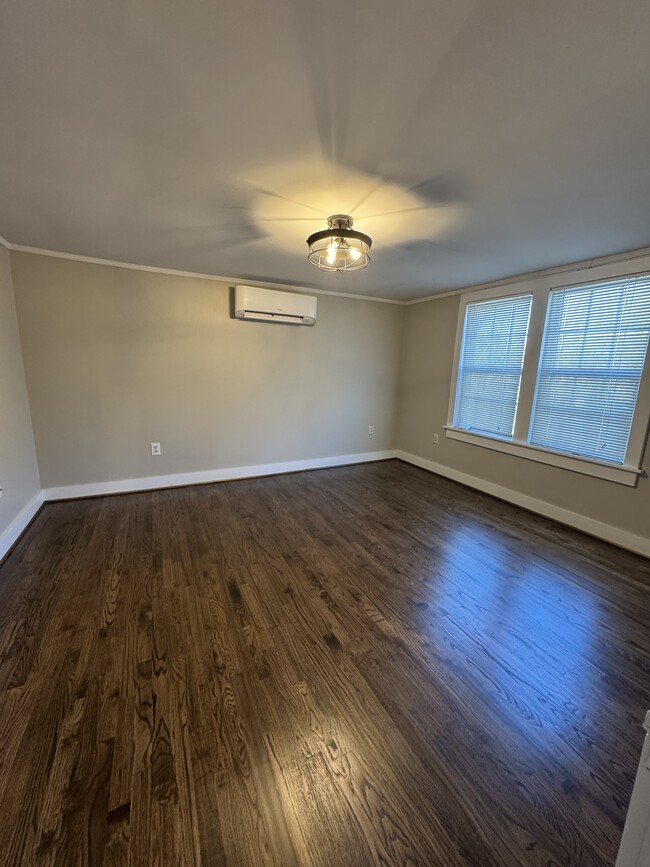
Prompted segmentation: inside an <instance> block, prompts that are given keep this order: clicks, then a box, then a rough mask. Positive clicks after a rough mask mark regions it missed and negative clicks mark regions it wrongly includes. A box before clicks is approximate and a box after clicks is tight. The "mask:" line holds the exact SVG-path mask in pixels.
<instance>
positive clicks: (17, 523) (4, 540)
mask: <svg viewBox="0 0 650 867" xmlns="http://www.w3.org/2000/svg"><path fill="white" fill-rule="evenodd" d="M44 499H45V498H44V496H43V491H39V492H38V494H34V496H33V497H32V498H31V500H30V501H29V502H28V503H27V505H26V506H23V508H22V509H21V510H20V512H18V514H17V515H16V517H15V518H14V519H13V521H12V522H11V524H9V526H8V527H7V528H6V529H5V530H4V531H3V532H2V533H0V563H2V561H3V560H4V558H5V557H6V556H7V554H8V553H9V552H10V551H11V549H12V548H13V546H14V545H15V544H16V542H17V541H18V540H19V539H20V537H21V536H22V534H23V533H24V532H25V530H26V529H27V527H29V525H30V524H31V522H32V521H33V520H34V518H35V517H36V513H37V512H38V510H39V509H40V508H41V506H42V505H43V501H44Z"/></svg>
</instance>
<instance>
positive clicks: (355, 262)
mask: <svg viewBox="0 0 650 867" xmlns="http://www.w3.org/2000/svg"><path fill="white" fill-rule="evenodd" d="M352 223H353V220H352V217H350V216H348V215H347V214H335V215H334V216H333V217H330V218H329V219H328V221H327V224H328V226H329V229H323V230H322V231H321V232H314V234H313V235H310V236H309V237H308V238H307V246H308V247H309V257H308V258H309V261H310V262H311V263H312V265H315V266H316V267H317V268H320V270H321V271H339V272H343V271H360V270H361V269H362V268H365V267H366V265H367V264H368V263H369V262H370V248H371V247H372V239H371V238H370V237H369V236H368V235H364V234H363V232H357V231H356V230H355V229H353V228H352Z"/></svg>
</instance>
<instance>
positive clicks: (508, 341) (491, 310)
mask: <svg viewBox="0 0 650 867" xmlns="http://www.w3.org/2000/svg"><path fill="white" fill-rule="evenodd" d="M531 303H532V295H530V294H527V295H517V296H513V297H510V298H495V299H494V300H490V301H476V302H474V303H471V304H468V305H467V308H466V312H465V325H464V328H463V343H462V347H461V352H460V361H459V370H458V385H457V390H456V411H455V415H454V427H460V428H465V429H466V430H468V431H475V432H477V433H484V434H490V435H492V436H498V437H504V438H508V437H512V433H513V429H514V423H515V413H516V411H517V400H518V397H519V386H520V384H521V370H522V365H523V359H524V349H525V347H526V336H527V334H528V322H529V319H530V307H531Z"/></svg>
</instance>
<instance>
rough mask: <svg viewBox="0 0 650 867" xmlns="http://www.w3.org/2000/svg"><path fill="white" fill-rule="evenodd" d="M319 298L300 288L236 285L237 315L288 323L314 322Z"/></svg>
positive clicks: (302, 323) (258, 320) (241, 317)
mask: <svg viewBox="0 0 650 867" xmlns="http://www.w3.org/2000/svg"><path fill="white" fill-rule="evenodd" d="M316 302H317V299H316V298H314V297H312V296H311V295H298V294H297V293H296V292H280V291H278V290H277V289H257V288H256V287H255V286H235V317H236V318H237V319H251V320H254V321H256V322H278V323H281V324H284V325H314V324H315V323H316Z"/></svg>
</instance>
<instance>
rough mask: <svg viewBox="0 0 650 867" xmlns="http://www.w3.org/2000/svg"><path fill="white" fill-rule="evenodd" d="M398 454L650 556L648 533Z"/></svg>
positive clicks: (441, 473)
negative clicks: (635, 530) (628, 528)
mask: <svg viewBox="0 0 650 867" xmlns="http://www.w3.org/2000/svg"><path fill="white" fill-rule="evenodd" d="M394 454H395V457H396V458H399V459H400V460H401V461H405V462H406V463H408V464H413V465H414V466H416V467H421V468H422V469H424V470H429V472H431V473H437V474H438V475H439V476H445V477H446V478H448V479H452V480H453V481H455V482H460V483H461V484H463V485H467V486H468V487H469V488H476V490H478V491H483V493H485V494H491V495H492V496H493V497H497V498H498V499H499V500H505V501H506V502H508V503H512V504H513V505H515V506H521V507H522V508H523V509H528V511H530V512H536V513H537V514H538V515H544V517H545V518H552V519H553V520H554V521H557V522H558V523H560V524H566V525H567V526H569V527H573V528H574V529H576V530H581V531H582V532H583V533H588V534H589V535H590V536H596V538H598V539H604V540H605V541H606V542H611V543H612V544H614V545H618V546H619V547H620V548H626V549H627V550H628V551H633V552H634V553H635V554H641V555H643V556H644V557H650V539H646V538H645V537H644V536H637V535H635V534H634V533H628V532H627V531H626V530H621V529H619V528H618V527H612V526H611V525H610V524H603V523H602V522H601V521H595V520H594V519H593V518H587V517H586V516H585V515H580V514H578V512H571V511H570V510H569V509H562V508H560V506H554V505H553V504H552V503H547V502H545V501H544V500H538V499H536V498H535V497H529V496H528V495H527V494H520V493H519V492H518V491H513V490H512V489H511V488H504V487H502V486H501V485H495V484H494V483H493V482H487V481H485V480H484V479H480V478H478V477H477V476H471V475H469V473H463V472H461V471H460V470H455V469H452V468H451V467H446V466H445V465H444V464H437V463H435V462H434V461H429V460H427V459H426V458H421V457H418V455H412V454H410V453H409V452H404V451H401V450H400V449H397V450H396V451H395V453H394Z"/></svg>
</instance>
